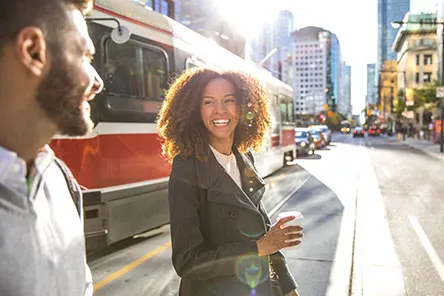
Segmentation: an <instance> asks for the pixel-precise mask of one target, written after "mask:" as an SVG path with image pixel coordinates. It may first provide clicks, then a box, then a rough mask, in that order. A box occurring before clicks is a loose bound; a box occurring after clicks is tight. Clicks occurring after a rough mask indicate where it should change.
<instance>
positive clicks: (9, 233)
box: [0, 147, 92, 296]
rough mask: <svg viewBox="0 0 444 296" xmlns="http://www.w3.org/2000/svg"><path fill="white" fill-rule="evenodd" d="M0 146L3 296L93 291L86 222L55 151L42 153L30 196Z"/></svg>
mask: <svg viewBox="0 0 444 296" xmlns="http://www.w3.org/2000/svg"><path fill="white" fill-rule="evenodd" d="M0 148H1V149H0V176H1V175H2V172H3V178H0V261H1V264H0V295H4V296H9V295H14V296H15V295H17V296H37V295H39V296H40V295H41V296H61V295H63V296H84V295H92V280H91V274H90V271H89V268H88V267H87V265H86V256H85V242H84V234H83V226H82V222H81V220H80V218H79V215H78V213H77V211H76V208H75V205H74V203H73V201H72V199H71V195H70V192H69V190H68V187H67V185H66V181H65V178H64V176H63V173H62V172H61V170H60V168H59V167H58V165H57V164H56V163H55V161H54V155H53V153H52V151H50V150H49V148H47V149H46V151H43V152H41V153H39V155H38V156H37V158H36V161H35V171H34V173H33V180H32V182H31V183H30V189H29V190H28V194H27V195H26V194H23V190H16V189H17V186H11V184H12V183H13V180H11V176H12V175H13V173H14V171H17V161H16V160H15V162H16V163H15V166H14V164H13V163H12V162H9V163H10V165H9V166H10V168H11V167H12V168H15V170H13V171H9V173H8V171H7V169H8V168H7V165H5V163H6V164H7V163H8V162H7V161H4V159H5V158H4V157H3V156H4V152H5V149H4V148H2V147H0ZM5 171H6V172H7V174H5ZM25 171H26V170H25ZM5 176H9V177H5ZM18 184H20V182H18ZM20 191H22V192H20Z"/></svg>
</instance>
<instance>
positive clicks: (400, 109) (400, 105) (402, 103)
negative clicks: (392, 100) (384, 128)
mask: <svg viewBox="0 0 444 296" xmlns="http://www.w3.org/2000/svg"><path fill="white" fill-rule="evenodd" d="M404 108H405V100H404V99H398V103H397V104H396V106H395V110H396V111H395V114H396V117H397V118H401V116H402V112H403V111H404Z"/></svg>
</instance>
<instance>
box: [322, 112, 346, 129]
mask: <svg viewBox="0 0 444 296" xmlns="http://www.w3.org/2000/svg"><path fill="white" fill-rule="evenodd" d="M328 115H329V116H327V119H326V120H325V124H326V125H327V126H328V127H329V128H330V129H332V130H335V131H338V130H340V129H341V121H342V117H341V115H339V114H338V113H336V112H331V113H329V114H328Z"/></svg>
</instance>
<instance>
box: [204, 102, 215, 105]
mask: <svg viewBox="0 0 444 296" xmlns="http://www.w3.org/2000/svg"><path fill="white" fill-rule="evenodd" d="M212 104H213V101H204V105H212Z"/></svg>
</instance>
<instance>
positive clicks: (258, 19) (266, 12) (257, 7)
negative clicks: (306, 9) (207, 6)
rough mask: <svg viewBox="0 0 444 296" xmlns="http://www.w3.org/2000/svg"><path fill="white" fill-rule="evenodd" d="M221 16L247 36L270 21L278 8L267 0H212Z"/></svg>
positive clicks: (252, 34)
mask: <svg viewBox="0 0 444 296" xmlns="http://www.w3.org/2000/svg"><path fill="white" fill-rule="evenodd" d="M214 1H215V3H216V6H217V8H218V9H219V11H220V12H221V14H222V16H223V17H224V18H226V19H227V20H228V21H230V22H231V23H233V24H234V25H235V26H236V27H237V28H238V29H239V31H240V32H241V34H243V35H244V36H245V37H247V38H251V37H253V36H254V35H255V34H257V33H258V32H259V31H260V29H261V28H262V26H263V25H264V24H265V23H267V22H272V21H273V20H274V19H275V18H276V16H277V12H278V9H279V6H278V5H271V4H270V1H267V0H214Z"/></svg>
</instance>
